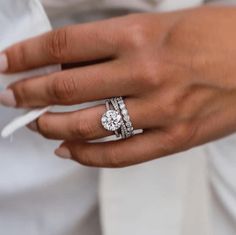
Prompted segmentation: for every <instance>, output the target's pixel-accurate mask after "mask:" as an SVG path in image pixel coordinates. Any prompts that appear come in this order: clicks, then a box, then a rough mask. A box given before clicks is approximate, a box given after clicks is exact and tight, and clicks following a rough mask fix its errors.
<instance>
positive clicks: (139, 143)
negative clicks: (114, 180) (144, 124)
mask: <svg viewBox="0 0 236 235" xmlns="http://www.w3.org/2000/svg"><path fill="white" fill-rule="evenodd" d="M169 140H170V138H169V133H167V132H162V131H159V130H152V131H145V132H144V133H143V134H138V135H135V136H133V137H132V138H129V139H126V140H119V141H111V142H105V143H85V142H81V141H73V142H65V143H63V144H62V145H61V147H60V148H59V149H57V150H56V152H55V153H56V154H57V155H58V156H60V157H63V158H71V159H73V160H75V161H77V162H79V163H81V164H83V165H86V166H93V167H108V168H117V167H125V166H130V165H134V164H138V163H142V162H146V161H149V160H153V159H156V158H160V157H163V156H166V155H169V154H171V153H173V152H174V149H175V146H174V145H173V144H172V143H171V142H170V141H169Z"/></svg>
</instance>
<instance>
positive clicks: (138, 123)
mask: <svg viewBox="0 0 236 235" xmlns="http://www.w3.org/2000/svg"><path fill="white" fill-rule="evenodd" d="M125 103H126V106H127V109H128V111H129V116H130V119H131V121H132V124H133V127H134V129H147V128H152V127H154V126H156V125H157V124H158V125H161V124H163V123H164V122H165V121H166V120H165V118H164V117H162V116H161V113H160V115H159V117H157V116H156V117H155V120H153V121H152V119H151V117H149V114H148V112H147V111H145V112H144V111H143V105H142V103H146V102H142V101H141V100H140V99H139V98H126V99H125ZM147 109H148V108H147ZM105 111H106V108H105V105H98V106H95V107H92V108H87V109H82V110H79V111H74V112H69V113H47V114H45V115H43V116H42V117H40V118H39V119H38V120H37V122H36V123H33V124H31V125H30V126H29V127H30V128H31V129H34V130H37V131H38V132H39V133H41V134H42V135H43V136H44V137H46V138H49V139H59V140H76V139H83V140H93V139H98V138H103V137H106V136H110V135H112V134H114V133H113V132H109V131H107V130H105V129H104V127H103V126H102V124H101V117H102V115H103V114H104V113H105ZM147 119H148V120H149V121H148V122H147V121H146V120H147Z"/></svg>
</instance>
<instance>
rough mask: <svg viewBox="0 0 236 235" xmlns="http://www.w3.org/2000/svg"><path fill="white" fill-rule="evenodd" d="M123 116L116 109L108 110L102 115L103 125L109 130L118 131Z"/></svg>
mask: <svg viewBox="0 0 236 235" xmlns="http://www.w3.org/2000/svg"><path fill="white" fill-rule="evenodd" d="M121 120H122V117H121V115H120V114H119V112H117V111H115V110H108V111H107V112H106V113H104V114H103V116H102V119H101V121H102V125H103V127H104V128H105V129H106V130H108V131H116V130H118V129H119V128H120V126H121Z"/></svg>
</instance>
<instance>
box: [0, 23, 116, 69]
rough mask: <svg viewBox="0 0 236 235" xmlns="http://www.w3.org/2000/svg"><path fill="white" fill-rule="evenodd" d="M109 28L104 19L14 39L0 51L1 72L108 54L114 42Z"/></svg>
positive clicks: (92, 58)
mask: <svg viewBox="0 0 236 235" xmlns="http://www.w3.org/2000/svg"><path fill="white" fill-rule="evenodd" d="M113 31H114V27H110V24H109V23H107V21H100V22H96V23H86V24H80V25H73V26H67V27H64V28H61V29H57V30H54V31H51V32H48V33H45V34H43V35H40V36H37V37H34V38H31V39H28V40H26V41H23V42H20V43H17V44H15V45H13V46H11V47H9V48H7V49H6V50H5V51H4V52H2V53H1V58H4V57H5V58H6V59H5V61H4V62H5V63H6V62H7V65H6V66H2V67H4V70H5V71H1V72H8V73H12V72H20V71H24V70H29V69H33V68H37V67H42V66H47V65H51V64H62V63H78V62H84V61H93V60H99V59H104V58H111V57H113V56H114V54H115V44H116V37H115V35H116V34H114V33H113ZM0 67H1V66H0Z"/></svg>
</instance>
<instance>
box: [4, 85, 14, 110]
mask: <svg viewBox="0 0 236 235" xmlns="http://www.w3.org/2000/svg"><path fill="white" fill-rule="evenodd" d="M0 104H2V105H4V106H7V107H15V106H16V99H15V96H14V93H13V91H12V90H11V89H7V90H4V91H2V92H0Z"/></svg>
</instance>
